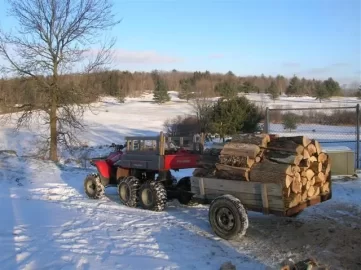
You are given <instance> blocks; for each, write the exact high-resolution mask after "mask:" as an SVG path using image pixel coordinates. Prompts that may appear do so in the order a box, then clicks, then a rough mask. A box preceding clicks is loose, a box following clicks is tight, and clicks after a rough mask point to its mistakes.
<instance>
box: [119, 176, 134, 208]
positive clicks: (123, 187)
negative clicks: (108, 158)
mask: <svg viewBox="0 0 361 270" xmlns="http://www.w3.org/2000/svg"><path fill="white" fill-rule="evenodd" d="M138 189H139V179H138V178H136V177H134V176H128V177H126V178H124V179H122V180H120V182H119V185H118V194H119V199H120V201H121V203H122V204H124V205H126V206H128V207H136V206H137V203H138V194H137V193H138Z"/></svg>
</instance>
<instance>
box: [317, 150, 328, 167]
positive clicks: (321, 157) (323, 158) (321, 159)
mask: <svg viewBox="0 0 361 270" xmlns="http://www.w3.org/2000/svg"><path fill="white" fill-rule="evenodd" d="M327 160H328V155H327V154H326V153H324V152H322V153H320V154H319V155H318V157H317V161H318V162H320V163H322V164H323V163H325V162H327Z"/></svg>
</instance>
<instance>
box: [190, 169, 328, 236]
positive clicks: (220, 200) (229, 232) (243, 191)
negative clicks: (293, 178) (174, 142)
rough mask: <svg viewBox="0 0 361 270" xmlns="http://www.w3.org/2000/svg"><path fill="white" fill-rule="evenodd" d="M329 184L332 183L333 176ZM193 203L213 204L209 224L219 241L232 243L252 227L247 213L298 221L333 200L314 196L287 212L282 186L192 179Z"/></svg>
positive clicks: (200, 178)
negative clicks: (323, 203) (321, 204)
mask: <svg viewBox="0 0 361 270" xmlns="http://www.w3.org/2000/svg"><path fill="white" fill-rule="evenodd" d="M328 177H329V179H328V181H329V182H330V183H332V182H331V173H330V174H329V176H328ZM191 192H192V193H193V194H194V196H193V200H195V201H198V202H199V203H201V204H210V206H209V215H208V219H209V223H210V225H211V228H212V230H213V231H214V233H215V234H216V235H218V236H219V237H221V238H223V239H226V240H232V239H235V238H239V237H242V236H244V235H245V234H246V231H247V228H248V226H249V220H248V215H247V211H255V212H261V213H263V214H266V215H268V214H273V215H276V216H284V217H295V216H297V215H298V214H299V213H300V212H301V211H303V210H304V209H305V208H307V207H310V206H313V205H316V204H319V203H322V202H325V201H327V200H330V199H331V198H332V187H331V186H330V192H328V193H324V194H320V195H318V196H314V197H313V198H310V199H308V200H307V201H305V202H302V203H300V204H298V205H297V206H294V207H291V208H286V207H285V206H284V205H285V204H284V200H285V198H284V196H283V186H282V184H281V183H280V184H276V183H261V182H256V181H235V180H227V179H219V178H207V177H194V176H193V177H191Z"/></svg>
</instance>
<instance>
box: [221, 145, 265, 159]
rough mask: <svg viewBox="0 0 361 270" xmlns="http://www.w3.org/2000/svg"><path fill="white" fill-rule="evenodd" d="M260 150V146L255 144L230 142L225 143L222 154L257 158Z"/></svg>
mask: <svg viewBox="0 0 361 270" xmlns="http://www.w3.org/2000/svg"><path fill="white" fill-rule="evenodd" d="M260 151H261V149H260V147H259V146H257V145H255V144H245V143H237V142H229V143H227V144H225V145H224V147H223V149H222V151H221V155H228V156H241V157H250V158H255V157H257V154H258V153H259V152H260Z"/></svg>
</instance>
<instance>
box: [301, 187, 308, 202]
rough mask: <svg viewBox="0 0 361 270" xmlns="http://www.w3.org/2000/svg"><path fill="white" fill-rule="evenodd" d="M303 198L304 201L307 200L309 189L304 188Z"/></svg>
mask: <svg viewBox="0 0 361 270" xmlns="http://www.w3.org/2000/svg"><path fill="white" fill-rule="evenodd" d="M301 200H302V201H303V202H304V201H306V200H307V190H304V191H303V192H302V198H301Z"/></svg>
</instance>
